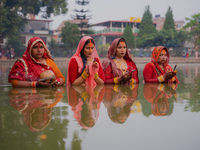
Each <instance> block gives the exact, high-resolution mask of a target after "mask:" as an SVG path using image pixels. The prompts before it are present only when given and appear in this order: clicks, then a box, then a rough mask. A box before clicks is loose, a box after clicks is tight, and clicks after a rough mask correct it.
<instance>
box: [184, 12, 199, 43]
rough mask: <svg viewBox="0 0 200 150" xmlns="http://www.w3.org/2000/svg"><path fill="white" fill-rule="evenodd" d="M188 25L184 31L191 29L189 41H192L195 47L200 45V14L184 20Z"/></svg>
mask: <svg viewBox="0 0 200 150" xmlns="http://www.w3.org/2000/svg"><path fill="white" fill-rule="evenodd" d="M185 19H186V20H187V21H188V23H187V24H186V25H185V26H184V27H183V28H184V29H186V28H189V27H191V32H190V35H191V37H192V38H191V39H194V43H195V46H196V45H200V13H198V14H194V15H192V17H191V18H185Z"/></svg>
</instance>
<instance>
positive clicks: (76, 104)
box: [68, 85, 104, 129]
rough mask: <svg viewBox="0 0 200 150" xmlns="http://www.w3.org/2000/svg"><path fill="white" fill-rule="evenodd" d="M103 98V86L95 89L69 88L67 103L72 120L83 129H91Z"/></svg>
mask: <svg viewBox="0 0 200 150" xmlns="http://www.w3.org/2000/svg"><path fill="white" fill-rule="evenodd" d="M103 96H104V86H103V85H98V86H96V87H95V88H91V87H82V86H71V87H70V88H69V89H68V103H69V105H70V106H71V107H72V111H73V112H74V118H75V119H76V120H77V122H78V124H79V125H80V126H81V127H83V128H84V129H89V128H91V127H93V126H94V125H95V123H96V121H97V119H98V117H99V109H100V104H101V102H102V99H103Z"/></svg>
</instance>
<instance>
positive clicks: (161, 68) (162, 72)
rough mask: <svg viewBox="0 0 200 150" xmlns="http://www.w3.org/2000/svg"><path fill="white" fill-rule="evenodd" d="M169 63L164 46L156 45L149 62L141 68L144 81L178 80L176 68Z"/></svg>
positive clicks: (168, 81) (163, 81)
mask: <svg viewBox="0 0 200 150" xmlns="http://www.w3.org/2000/svg"><path fill="white" fill-rule="evenodd" d="M168 63H169V52H168V49H167V48H166V47H163V46H157V47H155V48H154V50H153V52H152V56H151V62H149V63H147V64H146V65H145V67H144V70H143V76H144V82H146V83H174V82H179V81H178V78H177V77H176V70H173V69H172V68H171V66H170V65H169V64H168Z"/></svg>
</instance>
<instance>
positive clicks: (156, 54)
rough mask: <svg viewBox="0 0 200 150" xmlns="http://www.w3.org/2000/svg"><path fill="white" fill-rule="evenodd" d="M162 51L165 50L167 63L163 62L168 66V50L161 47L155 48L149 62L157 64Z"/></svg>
mask: <svg viewBox="0 0 200 150" xmlns="http://www.w3.org/2000/svg"><path fill="white" fill-rule="evenodd" d="M163 50H165V51H166V53H167V61H166V62H165V64H168V63H169V52H168V49H167V48H166V47H163V46H157V47H155V48H154V50H153V52H152V55H151V62H153V63H158V57H159V55H160V53H161V52H162V51H163Z"/></svg>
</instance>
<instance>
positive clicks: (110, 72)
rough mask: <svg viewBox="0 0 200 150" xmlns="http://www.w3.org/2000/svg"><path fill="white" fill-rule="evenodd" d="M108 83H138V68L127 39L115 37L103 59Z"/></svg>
mask: <svg viewBox="0 0 200 150" xmlns="http://www.w3.org/2000/svg"><path fill="white" fill-rule="evenodd" d="M102 65H103V71H104V75H105V83H106V84H134V83H138V82H139V79H138V69H137V67H136V65H135V63H134V62H133V60H132V59H131V57H130V54H129V52H128V48H127V44H126V41H125V39H123V38H117V39H115V40H114V41H113V42H112V43H111V45H110V48H109V50H108V53H107V57H106V59H105V60H104V61H103V64H102Z"/></svg>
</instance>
